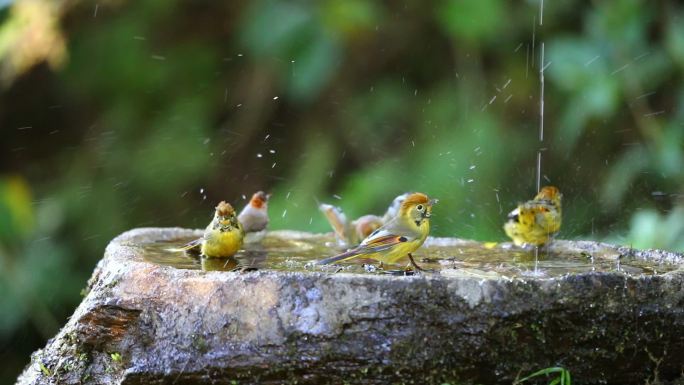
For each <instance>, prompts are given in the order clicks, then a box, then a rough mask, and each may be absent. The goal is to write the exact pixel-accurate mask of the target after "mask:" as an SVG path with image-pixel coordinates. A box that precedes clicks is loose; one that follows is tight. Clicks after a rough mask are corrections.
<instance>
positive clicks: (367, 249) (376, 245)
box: [317, 234, 409, 265]
mask: <svg viewBox="0 0 684 385" xmlns="http://www.w3.org/2000/svg"><path fill="white" fill-rule="evenodd" d="M369 238H370V237H369ZM408 240H409V239H408V238H407V237H405V236H400V235H393V234H388V235H380V234H378V235H376V236H372V239H370V240H369V239H368V238H366V240H365V241H364V243H362V244H360V245H359V246H358V247H357V248H355V249H352V250H349V251H347V252H344V253H342V254H339V255H335V256H333V257H330V258H326V259H323V260H320V261H318V262H317V264H319V265H327V264H329V263H333V262H337V261H343V260H346V259H351V258H354V257H357V256H359V255H366V254H373V253H377V252H381V251H385V250H388V249H391V248H392V247H394V246H396V245H398V244H400V243H403V242H407V241H408Z"/></svg>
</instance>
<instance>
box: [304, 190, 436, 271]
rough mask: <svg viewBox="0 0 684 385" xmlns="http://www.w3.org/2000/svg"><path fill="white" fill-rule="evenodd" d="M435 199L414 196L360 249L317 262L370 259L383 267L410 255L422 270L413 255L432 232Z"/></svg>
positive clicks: (363, 242)
mask: <svg viewBox="0 0 684 385" xmlns="http://www.w3.org/2000/svg"><path fill="white" fill-rule="evenodd" d="M435 203H437V200H436V199H430V198H429V197H428V196H427V195H425V194H423V193H412V194H409V195H407V196H406V198H405V199H404V200H403V202H402V203H401V205H400V207H399V210H398V213H397V215H395V216H394V218H392V219H390V220H389V221H388V222H387V223H385V224H384V225H382V226H381V227H380V228H378V229H377V230H375V231H373V232H372V233H371V234H370V235H369V236H368V237H366V238H365V239H364V240H363V241H362V242H361V244H360V245H359V246H357V247H355V248H353V249H351V250H349V251H347V252H344V253H342V254H339V255H335V256H333V257H330V258H326V259H323V260H320V261H318V262H317V264H319V265H325V264H330V263H334V262H340V261H348V260H350V259H353V258H370V259H375V260H377V261H379V262H380V265H381V266H383V265H384V264H396V263H397V261H399V260H400V259H401V258H403V257H406V256H408V257H409V261H410V262H411V265H413V266H414V267H415V268H417V269H419V270H422V269H421V268H420V267H419V266H418V265H417V264H416V263H415V261H414V260H413V256H412V255H411V253H413V252H414V251H416V250H417V249H418V248H419V247H420V246H421V245H422V244H423V242H425V239H426V238H427V236H428V234H429V232H430V217H431V216H432V206H433V205H434V204H435Z"/></svg>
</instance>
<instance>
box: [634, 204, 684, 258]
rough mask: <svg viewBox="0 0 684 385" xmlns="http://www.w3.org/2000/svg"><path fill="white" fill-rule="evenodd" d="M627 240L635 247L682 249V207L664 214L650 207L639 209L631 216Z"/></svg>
mask: <svg viewBox="0 0 684 385" xmlns="http://www.w3.org/2000/svg"><path fill="white" fill-rule="evenodd" d="M627 242H628V243H629V244H630V246H631V247H634V248H637V249H648V248H658V249H665V250H684V207H682V206H677V207H675V209H673V210H672V211H671V212H669V213H668V214H666V215H664V216H663V215H660V214H659V213H658V212H656V211H655V210H652V209H646V210H639V211H638V212H636V213H635V214H634V215H633V216H632V221H631V224H630V230H629V235H628V238H627Z"/></svg>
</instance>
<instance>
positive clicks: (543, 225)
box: [504, 186, 563, 247]
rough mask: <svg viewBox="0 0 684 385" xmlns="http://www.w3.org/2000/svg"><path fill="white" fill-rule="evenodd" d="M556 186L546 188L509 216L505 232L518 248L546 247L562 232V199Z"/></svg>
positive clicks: (519, 205) (521, 204)
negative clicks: (526, 246)
mask: <svg viewBox="0 0 684 385" xmlns="http://www.w3.org/2000/svg"><path fill="white" fill-rule="evenodd" d="M562 197H563V194H561V193H560V190H558V188H557V187H555V186H544V187H542V188H541V190H539V193H538V194H537V195H536V196H535V197H534V199H532V200H531V201H527V202H524V203H520V204H518V207H517V208H516V209H515V210H513V211H511V212H510V213H509V214H508V218H507V221H506V223H505V224H504V231H505V232H506V235H508V237H509V238H511V239H512V240H513V243H514V244H516V245H517V246H525V245H532V246H535V247H540V246H544V245H545V244H547V243H549V242H550V241H551V239H553V237H554V236H555V235H556V234H557V233H558V231H560V228H561V219H562V215H561V214H562V212H561V198H562Z"/></svg>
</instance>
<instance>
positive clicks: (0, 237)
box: [0, 176, 34, 245]
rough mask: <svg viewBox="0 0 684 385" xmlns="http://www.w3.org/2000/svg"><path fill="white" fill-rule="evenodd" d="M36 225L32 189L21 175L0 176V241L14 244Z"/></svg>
mask: <svg viewBox="0 0 684 385" xmlns="http://www.w3.org/2000/svg"><path fill="white" fill-rule="evenodd" d="M33 227H34V219H33V207H32V202H31V191H30V188H29V186H28V183H27V182H26V180H25V179H24V178H22V177H20V176H10V177H3V178H0V241H2V242H3V243H5V244H8V245H12V244H16V243H18V242H19V241H21V240H23V239H25V238H26V237H27V236H28V235H29V234H30V232H31V230H32V229H33Z"/></svg>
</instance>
